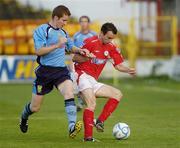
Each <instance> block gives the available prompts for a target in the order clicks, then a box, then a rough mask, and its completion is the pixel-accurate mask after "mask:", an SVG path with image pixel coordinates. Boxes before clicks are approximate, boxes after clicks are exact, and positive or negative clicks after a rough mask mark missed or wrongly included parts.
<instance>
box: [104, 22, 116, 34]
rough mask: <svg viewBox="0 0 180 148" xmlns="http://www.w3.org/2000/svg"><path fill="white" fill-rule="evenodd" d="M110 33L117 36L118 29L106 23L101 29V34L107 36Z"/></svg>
mask: <svg viewBox="0 0 180 148" xmlns="http://www.w3.org/2000/svg"><path fill="white" fill-rule="evenodd" d="M108 31H112V32H113V34H117V28H116V26H114V24H113V23H105V24H103V25H102V27H101V32H102V33H103V34H104V35H105V34H106V33H107V32H108Z"/></svg>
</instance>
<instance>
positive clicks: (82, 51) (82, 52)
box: [79, 49, 95, 58]
mask: <svg viewBox="0 0 180 148" xmlns="http://www.w3.org/2000/svg"><path fill="white" fill-rule="evenodd" d="M79 53H80V54H81V55H83V56H86V57H88V58H94V57H95V55H94V54H93V53H90V52H89V50H87V49H81V50H80V51H79Z"/></svg>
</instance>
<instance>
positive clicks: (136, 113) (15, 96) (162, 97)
mask: <svg viewBox="0 0 180 148" xmlns="http://www.w3.org/2000/svg"><path fill="white" fill-rule="evenodd" d="M103 82H105V83H107V84H111V82H112V81H111V80H103ZM118 88H120V89H121V90H122V92H123V94H124V97H123V100H122V101H121V103H120V105H119V107H118V109H117V110H116V111H115V112H114V113H113V114H112V116H111V117H110V118H109V119H108V120H107V121H106V122H105V132H104V133H97V132H96V130H94V136H95V138H97V139H99V140H100V141H101V142H99V143H83V142H82V138H83V131H82V132H81V134H79V135H78V137H76V139H73V140H72V139H69V138H68V132H67V120H66V116H65V112H64V102H63V98H62V96H61V95H59V93H58V92H57V91H56V90H54V91H53V92H52V93H50V94H48V95H47V96H45V98H44V103H43V105H42V108H41V110H40V112H39V113H37V114H34V115H33V116H31V118H30V121H29V131H28V133H27V134H23V133H21V132H20V131H19V118H18V117H19V115H20V112H21V111H22V108H23V106H24V104H25V103H27V101H28V100H29V98H30V95H31V85H29V84H3V85H2V84H1V85H0V148H6V147H13V148H21V147H25V148H41V147H43V148H56V147H57V148H61V147H66V148H69V147H71V148H72V147H73V148H74V147H78V148H79V147H86V148H88V147H94V148H95V147H98V148H100V147H105V148H110V147H111V148H116V147H120V148H131V147H132V148H152V147H153V148H156V147H157V148H161V147H162V148H166V147H167V148H179V147H180V126H179V125H180V85H179V83H177V82H174V81H171V80H169V79H167V78H163V79H157V78H156V79H152V78H146V79H123V80H120V81H119V86H118ZM104 104H105V100H104V99H101V98H98V99H97V109H96V116H97V115H98V114H99V113H100V111H101V109H102V108H103V105H104ZM78 119H82V112H80V113H78ZM117 122H125V123H127V124H128V125H129V126H130V128H131V136H130V138H129V139H128V140H122V141H118V140H115V139H114V138H113V136H112V128H113V125H114V124H116V123H117Z"/></svg>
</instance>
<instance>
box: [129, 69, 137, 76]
mask: <svg viewBox="0 0 180 148" xmlns="http://www.w3.org/2000/svg"><path fill="white" fill-rule="evenodd" d="M128 74H130V75H133V76H135V75H136V70H135V69H134V68H129V70H128Z"/></svg>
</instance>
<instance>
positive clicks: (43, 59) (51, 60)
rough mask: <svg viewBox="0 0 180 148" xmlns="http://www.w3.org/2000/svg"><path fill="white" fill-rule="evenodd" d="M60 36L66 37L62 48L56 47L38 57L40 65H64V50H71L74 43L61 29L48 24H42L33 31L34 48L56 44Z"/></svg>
mask: <svg viewBox="0 0 180 148" xmlns="http://www.w3.org/2000/svg"><path fill="white" fill-rule="evenodd" d="M60 37H66V38H67V40H68V41H67V43H66V44H65V45H64V46H63V47H62V48H57V49H55V50H53V51H51V52H50V53H48V54H46V55H43V56H40V57H39V58H38V59H39V63H40V64H41V65H46V66H52V67H65V66H66V65H65V50H67V51H71V49H72V47H73V46H74V44H73V41H72V40H71V39H70V37H69V35H68V34H67V33H66V32H65V31H64V30H63V29H59V28H54V27H52V26H51V25H50V24H42V25H41V26H39V27H38V28H37V29H36V30H35V31H34V34H33V38H34V45H35V50H39V49H40V48H42V47H48V46H51V45H55V44H57V43H58V42H59V38H60Z"/></svg>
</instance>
